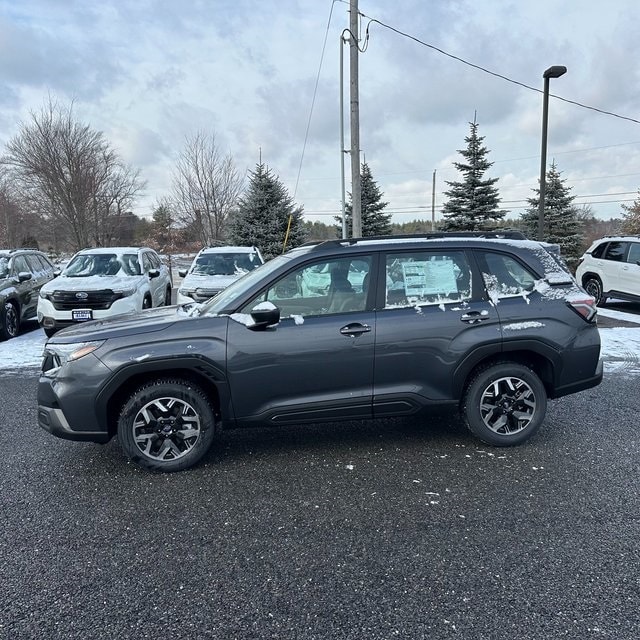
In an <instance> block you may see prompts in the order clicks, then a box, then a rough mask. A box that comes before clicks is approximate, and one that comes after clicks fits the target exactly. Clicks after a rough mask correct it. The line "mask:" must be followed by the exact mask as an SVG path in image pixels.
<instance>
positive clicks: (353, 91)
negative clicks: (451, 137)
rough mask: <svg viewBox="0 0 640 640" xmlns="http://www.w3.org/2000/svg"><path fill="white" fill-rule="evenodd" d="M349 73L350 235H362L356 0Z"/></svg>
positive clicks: (351, 2) (352, 11) (352, 1)
mask: <svg viewBox="0 0 640 640" xmlns="http://www.w3.org/2000/svg"><path fill="white" fill-rule="evenodd" d="M349 31H350V32H351V33H350V34H349V38H350V41H349V44H350V47H351V48H350V57H349V73H350V83H349V88H350V96H351V225H352V226H351V236H352V237H353V238H361V237H362V195H361V186H360V104H359V98H358V53H359V50H358V0H349Z"/></svg>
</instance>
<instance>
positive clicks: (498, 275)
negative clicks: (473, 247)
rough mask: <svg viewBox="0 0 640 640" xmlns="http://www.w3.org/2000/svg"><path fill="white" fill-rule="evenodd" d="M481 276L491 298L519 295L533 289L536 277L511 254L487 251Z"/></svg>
mask: <svg viewBox="0 0 640 640" xmlns="http://www.w3.org/2000/svg"><path fill="white" fill-rule="evenodd" d="M481 259H483V260H484V266H483V268H482V276H483V279H484V283H485V286H486V288H487V291H488V292H489V295H490V297H491V298H492V299H494V298H505V297H510V296H520V295H523V294H526V293H530V292H531V291H533V289H534V287H535V283H536V277H535V275H534V274H533V273H531V272H530V271H529V270H528V269H526V268H525V267H523V266H522V265H521V264H520V263H519V262H518V261H517V260H515V259H514V258H512V257H511V256H507V255H504V254H501V253H491V252H487V253H484V254H482V255H481Z"/></svg>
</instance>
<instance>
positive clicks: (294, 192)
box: [293, 0, 341, 200]
mask: <svg viewBox="0 0 640 640" xmlns="http://www.w3.org/2000/svg"><path fill="white" fill-rule="evenodd" d="M340 1H341V0H332V2H331V9H330V10H329V19H328V20H327V29H326V31H325V34H324V42H323V43H322V53H321V54H320V64H319V65H318V73H317V75H316V83H315V86H314V88H313V98H312V99H311V108H310V109H309V119H308V120H307V130H306V131H305V134H304V143H303V144H302V153H301V154H300V164H299V166H298V176H297V177H296V186H295V188H294V190H293V199H294V200H295V197H296V193H297V192H298V183H299V182H300V173H301V172H302V162H303V160H304V154H305V151H306V149H307V141H308V140H309V129H310V127H311V117H312V116H313V107H314V106H315V104H316V95H317V94H318V84H319V82H320V72H321V71H322V62H323V60H324V52H325V49H326V48H327V38H328V37H329V26H330V25H331V16H332V15H333V7H334V5H335V3H336V2H340Z"/></svg>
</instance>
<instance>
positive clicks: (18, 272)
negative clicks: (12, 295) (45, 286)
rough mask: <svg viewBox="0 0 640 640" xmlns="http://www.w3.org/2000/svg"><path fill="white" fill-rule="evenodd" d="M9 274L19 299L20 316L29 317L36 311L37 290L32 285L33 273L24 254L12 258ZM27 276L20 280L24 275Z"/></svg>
mask: <svg viewBox="0 0 640 640" xmlns="http://www.w3.org/2000/svg"><path fill="white" fill-rule="evenodd" d="M11 262H12V266H11V275H12V277H13V281H14V286H15V288H16V291H17V292H18V299H19V301H20V309H21V311H20V316H21V317H22V318H31V317H32V316H34V315H35V313H36V307H37V304H38V291H37V289H36V287H35V285H34V273H33V271H32V269H31V266H30V265H29V263H28V262H27V258H26V256H25V255H17V256H14V257H13V259H12V261H11ZM27 275H28V276H29V278H27V279H24V280H21V278H25V277H26V276H27Z"/></svg>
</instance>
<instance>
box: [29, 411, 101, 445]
mask: <svg viewBox="0 0 640 640" xmlns="http://www.w3.org/2000/svg"><path fill="white" fill-rule="evenodd" d="M38 426H40V427H42V428H43V429H44V430H45V431H48V432H49V433H51V434H53V435H54V436H57V437H58V438H63V439H65V440H78V441H84V442H99V443H105V442H108V441H109V436H108V434H106V433H105V432H104V431H74V430H73V429H71V427H70V426H69V423H68V422H67V419H66V417H65V415H64V413H63V412H62V409H55V408H53V407H45V406H43V405H38Z"/></svg>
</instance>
